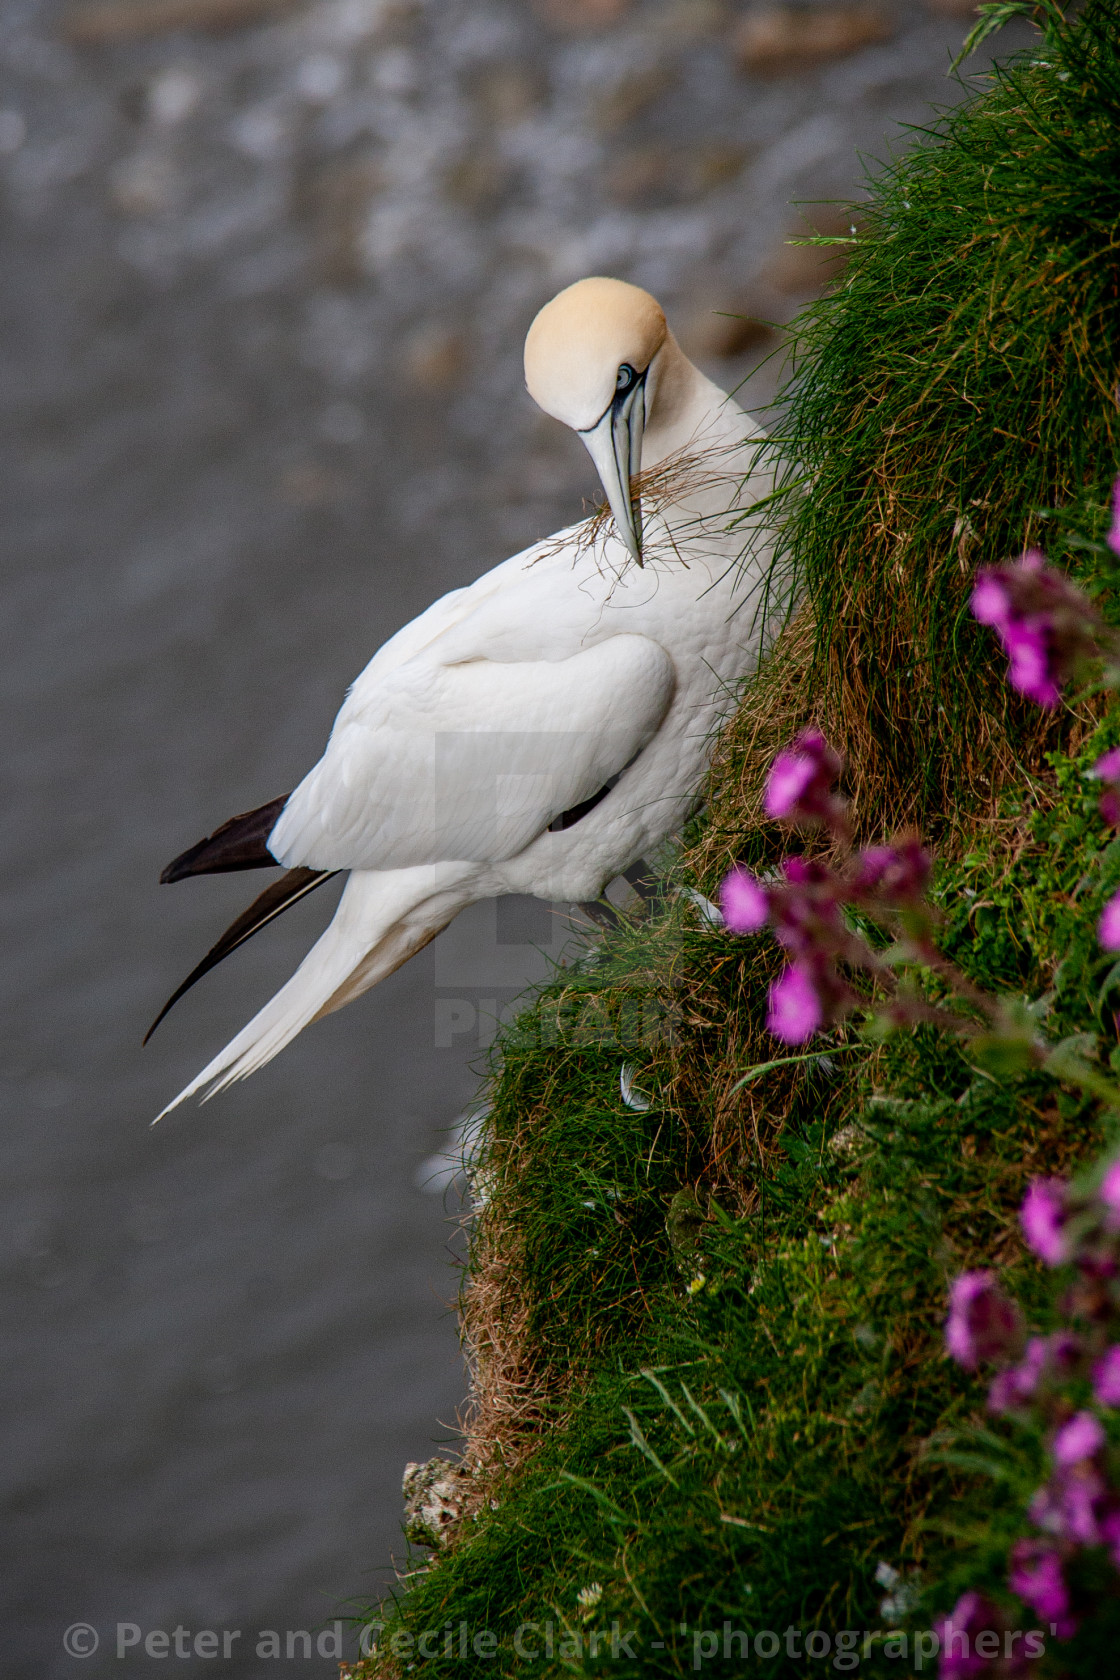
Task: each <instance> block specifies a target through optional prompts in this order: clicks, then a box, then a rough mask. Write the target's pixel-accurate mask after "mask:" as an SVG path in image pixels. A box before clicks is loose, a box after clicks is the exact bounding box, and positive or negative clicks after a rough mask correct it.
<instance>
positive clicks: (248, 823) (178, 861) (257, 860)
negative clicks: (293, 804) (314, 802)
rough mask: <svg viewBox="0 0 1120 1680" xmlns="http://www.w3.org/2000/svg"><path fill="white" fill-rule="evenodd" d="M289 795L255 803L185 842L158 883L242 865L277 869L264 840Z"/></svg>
mask: <svg viewBox="0 0 1120 1680" xmlns="http://www.w3.org/2000/svg"><path fill="white" fill-rule="evenodd" d="M290 798H291V795H290V794H287V793H285V794H282V795H281V797H280V798H279V799H270V800H269V802H268V804H267V805H260V806H258V807H257V809H256V810H255V811H244V812H242V814H241V815H240V816H237V817H231V818H230V819H229V821H228V822H224V823H223V824H222V825H221V827H220V828H216V829H215V830H214V832H213V834H208V835H207V836H206V838H205V839H204V840H199V841H197V842H196V844H195V845H193V846H188V847H187V850H186V851H185V852H180V853H179V856H178V857H176V858H172V860H171V862H170V863H169V864H168V865H167V867H166V869H164V870H163V871H162V872H161V874H160V878H159V879H160V885H161V886H165V887H166V886H170V885H171V883H172V882H173V881H185V880H186V879H187V877H188V876H189V875H228V874H231V873H233V871H235V870H242V869H279V868H280V861H279V859H278V858H274V857H273V855H272V853H271V852H270V851H269V849H268V847H267V845H266V844H265V842H266V841H267V839H268V836H269V835H270V834H271V832H272V830H273V828H275V826H276V823H277V820H278V818H279V816H280V813H281V811H282V810H283V809H284V807H285V805H286V804H287V803H288V800H289V799H290Z"/></svg>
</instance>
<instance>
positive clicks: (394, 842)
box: [268, 635, 674, 869]
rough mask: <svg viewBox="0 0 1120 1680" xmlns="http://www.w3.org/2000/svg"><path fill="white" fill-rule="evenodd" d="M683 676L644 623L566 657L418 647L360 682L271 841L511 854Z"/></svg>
mask: <svg viewBox="0 0 1120 1680" xmlns="http://www.w3.org/2000/svg"><path fill="white" fill-rule="evenodd" d="M673 684H674V670H673V664H672V661H671V660H670V658H669V656H668V654H667V653H666V652H665V650H664V649H663V648H662V647H660V646H659V644H658V643H656V642H654V641H651V640H650V639H649V638H647V637H645V636H636V635H618V636H611V637H608V638H606V639H605V640H603V641H601V642H598V643H596V644H595V645H594V646H593V647H590V648H586V649H584V650H582V651H581V652H579V653H576V654H574V655H572V657H571V658H568V659H560V660H555V661H551V660H526V661H521V662H517V663H513V662H511V663H500V662H498V661H497V660H492V659H471V660H466V661H463V662H462V663H456V664H440V663H438V662H437V661H436V660H435V659H433V658H432V657H431V656H430V654H428V653H426V654H424V655H421V656H419V657H417V658H414V659H411V660H407V661H406V662H405V663H404V664H402V665H400V666H398V667H397V668H396V669H395V670H392V671H390V672H388V673H387V674H386V676H385V678H384V680H383V681H382V682H380V683H378V684H377V685H376V687H375V688H374V689H373V690H372V691H371V690H370V688H369V686H367V685H363V687H362V690H361V691H359V690H358V689H357V688H355V691H354V693H353V694H352V695H351V697H350V699H349V700H348V701H347V703H346V705H345V706H344V707H343V709H342V711H341V712H340V713H339V717H338V721H337V722H336V724H335V727H334V730H333V732H332V735H331V739H330V742H329V744H328V747H327V751H326V752H325V754H324V755H323V757H322V759H320V761H319V763H318V764H317V765H316V766H315V768H314V769H313V770H312V771H311V773H310V774H309V775H308V776H307V777H305V779H304V780H303V781H302V782H301V783H300V785H299V787H298V788H296V790H295V792H294V793H293V794H292V796H291V798H290V799H289V801H288V803H287V805H286V806H285V808H284V812H283V814H282V816H281V817H280V820H279V821H278V823H277V824H276V827H275V828H274V829H273V830H272V833H271V834H270V835H269V842H268V843H269V849H270V851H271V852H272V853H273V854H274V856H276V857H278V858H279V859H280V860H281V862H283V863H284V864H286V865H287V866H288V867H289V868H293V867H296V866H297V865H302V866H305V867H307V868H311V869H398V868H407V867H409V866H411V865H414V864H426V863H438V862H443V861H450V860H456V861H463V862H501V861H502V860H504V859H506V858H510V857H514V856H516V854H517V853H518V852H520V851H522V850H523V849H524V847H525V846H527V845H528V844H529V842H530V841H531V840H533V839H535V838H536V836H537V835H538V834H540V833H542V832H543V831H544V830H545V829H547V828H548V826H549V824H550V822H552V820H553V819H554V818H555V817H557V816H558V815H559V814H560V813H561V812H563V811H566V810H568V809H570V808H571V807H572V806H574V805H577V804H579V803H580V802H581V801H583V800H586V799H589V798H590V797H591V796H592V795H593V794H595V793H597V792H598V791H599V789H600V788H601V787H602V786H603V785H604V784H605V783H606V782H608V781H609V780H610V779H611V777H612V776H615V775H617V774H618V772H619V771H620V770H621V769H623V767H624V766H625V765H626V764H628V763H629V761H630V760H631V759H632V758H633V757H634V755H635V753H637V752H639V751H640V750H641V749H642V747H644V746H645V745H646V743H647V742H648V741H649V740H650V739H651V738H652V737H653V735H654V734H655V733H656V732H657V729H658V727H659V725H660V723H661V720H662V718H663V717H664V715H665V711H666V708H667V707H668V705H669V701H670V699H671V697H672V692H673Z"/></svg>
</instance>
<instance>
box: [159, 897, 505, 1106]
mask: <svg viewBox="0 0 1120 1680" xmlns="http://www.w3.org/2000/svg"><path fill="white" fill-rule="evenodd" d="M477 873H478V871H477V867H476V866H475V865H471V864H436V865H432V866H424V867H422V868H419V869H394V870H388V871H374V870H355V871H354V872H353V873H352V874H351V876H350V878H349V880H348V881H347V883H346V889H345V891H344V892H343V895H342V898H341V900H340V901H339V905H338V909H337V910H336V911H335V914H334V919H333V921H332V922H331V924H330V926H329V927H328V928H327V929H326V931H325V932H324V933H323V934H322V936H321V937H320V938H319V940H318V941H317V942H316V943H315V944H314V945H313V946H312V947H311V950H310V951H309V952H308V953H307V955H306V957H304V959H303V961H302V962H301V963H300V965H299V967H298V968H297V969H296V971H295V973H294V974H293V975H292V978H291V979H290V980H289V981H288V982H287V984H286V985H284V986H281V988H280V990H279V991H278V992H277V993H276V996H275V997H274V998H271V999H270V1000H269V1002H268V1003H266V1004H265V1006H264V1008H263V1009H261V1010H259V1011H258V1013H257V1014H256V1015H254V1016H253V1019H252V1020H251V1021H250V1022H249V1024H248V1026H246V1027H243V1028H242V1030H241V1031H240V1032H239V1033H238V1034H237V1037H236V1038H233V1039H231V1040H230V1042H229V1043H228V1044H227V1045H226V1047H225V1049H224V1050H221V1051H219V1053H218V1054H217V1055H216V1056H215V1057H214V1059H213V1061H212V1062H208V1063H207V1065H206V1066H205V1067H204V1068H203V1070H202V1072H201V1073H200V1074H199V1075H198V1077H197V1078H196V1079H192V1080H191V1082H190V1084H189V1085H187V1086H186V1087H185V1088H184V1089H183V1090H182V1091H180V1092H179V1095H178V1096H177V1097H176V1098H175V1099H174V1101H173V1102H169V1103H168V1105H167V1107H166V1108H164V1109H162V1110H161V1111H160V1113H159V1114H157V1115H156V1118H155V1120H153V1122H152V1124H153V1125H155V1124H156V1122H157V1121H159V1120H162V1119H163V1117H164V1115H165V1114H170V1112H171V1110H172V1109H173V1108H178V1106H179V1104H180V1103H181V1102H185V1101H186V1099H187V1098H188V1097H193V1096H196V1095H197V1094H198V1093H199V1092H200V1091H202V1092H204V1095H203V1096H202V1097H201V1098H200V1101H202V1102H207V1101H209V1099H210V1098H211V1097H214V1096H217V1094H218V1092H219V1091H224V1090H225V1089H226V1087H227V1086H229V1085H234V1084H236V1083H237V1081H238V1080H239V1079H246V1078H247V1077H248V1076H249V1074H251V1073H256V1071H257V1069H258V1068H262V1067H264V1065H265V1063H266V1062H270V1061H271V1060H272V1058H273V1056H278V1055H279V1053H280V1051H281V1050H283V1049H284V1048H285V1046H286V1045H289V1044H290V1043H291V1042H292V1040H293V1038H295V1037H297V1035H298V1034H299V1033H301V1032H302V1031H303V1029H304V1027H306V1026H309V1025H310V1024H311V1022H312V1021H317V1020H318V1019H319V1018H320V1016H323V1015H329V1014H331V1012H332V1011H333V1010H335V1009H341V1008H342V1006H343V1004H344V1003H349V1002H350V1000H351V999H352V998H356V997H358V996H359V995H360V994H361V993H362V992H364V991H366V990H368V988H369V987H370V986H374V985H376V984H377V982H378V981H379V980H383V979H384V978H385V977H386V975H389V974H392V972H393V970H394V969H397V968H399V967H400V966H401V964H402V963H404V962H407V961H408V959H409V957H411V956H412V955H413V954H414V953H415V952H416V951H419V950H420V949H421V947H422V946H424V945H426V944H427V943H428V941H429V940H430V939H434V938H435V936H436V934H437V933H439V932H440V931H441V930H442V929H443V928H445V927H446V926H447V924H448V922H450V921H451V920H452V918H453V917H454V916H457V915H458V913H459V911H460V910H461V909H463V907H464V905H466V904H467V903H469V902H470V899H471V898H472V896H473V894H472V893H471V892H470V891H469V890H466V891H464V890H463V889H464V886H465V883H467V882H468V881H471V880H473V878H474V877H475V875H476V874H477Z"/></svg>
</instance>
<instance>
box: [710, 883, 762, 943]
mask: <svg viewBox="0 0 1120 1680" xmlns="http://www.w3.org/2000/svg"><path fill="white" fill-rule="evenodd" d="M719 902H720V909H721V910H722V911H723V919H724V921H725V922H726V924H727V926H728V927H729V928H730V929H731V931H732V933H757V932H758V930H759V928H760V927H763V926H765V923H766V920H767V917H768V916H769V914H770V901H769V899H768V898H767V896H766V893H765V891H764V890H763V888H762V887H760V886H759V884H758V882H757V881H756V880H755V878H754V876H753V875H750V874H748V872H747V871H746V870H745V869H733V870H732V871H731V873H730V875H726V876H725V877H724V881H723V885H722V886H721V887H720V890H719Z"/></svg>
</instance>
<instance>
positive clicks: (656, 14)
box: [642, 0, 727, 39]
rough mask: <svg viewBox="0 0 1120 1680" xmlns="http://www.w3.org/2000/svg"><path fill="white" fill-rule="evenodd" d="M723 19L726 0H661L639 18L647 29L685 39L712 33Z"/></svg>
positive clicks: (725, 17) (725, 15) (725, 18)
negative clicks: (659, 3) (658, 4)
mask: <svg viewBox="0 0 1120 1680" xmlns="http://www.w3.org/2000/svg"><path fill="white" fill-rule="evenodd" d="M726 22H727V4H726V0H662V4H661V5H660V6H657V7H656V8H655V9H654V10H652V11H647V12H646V13H645V15H644V16H643V18H642V23H643V25H644V26H645V28H647V29H650V30H656V31H658V33H660V34H662V35H676V36H678V37H684V38H685V39H689V38H692V39H695V38H697V37H698V36H701V35H714V34H716V32H717V31H718V30H720V29H722V28H723V26H724V25H725V23H726Z"/></svg>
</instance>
